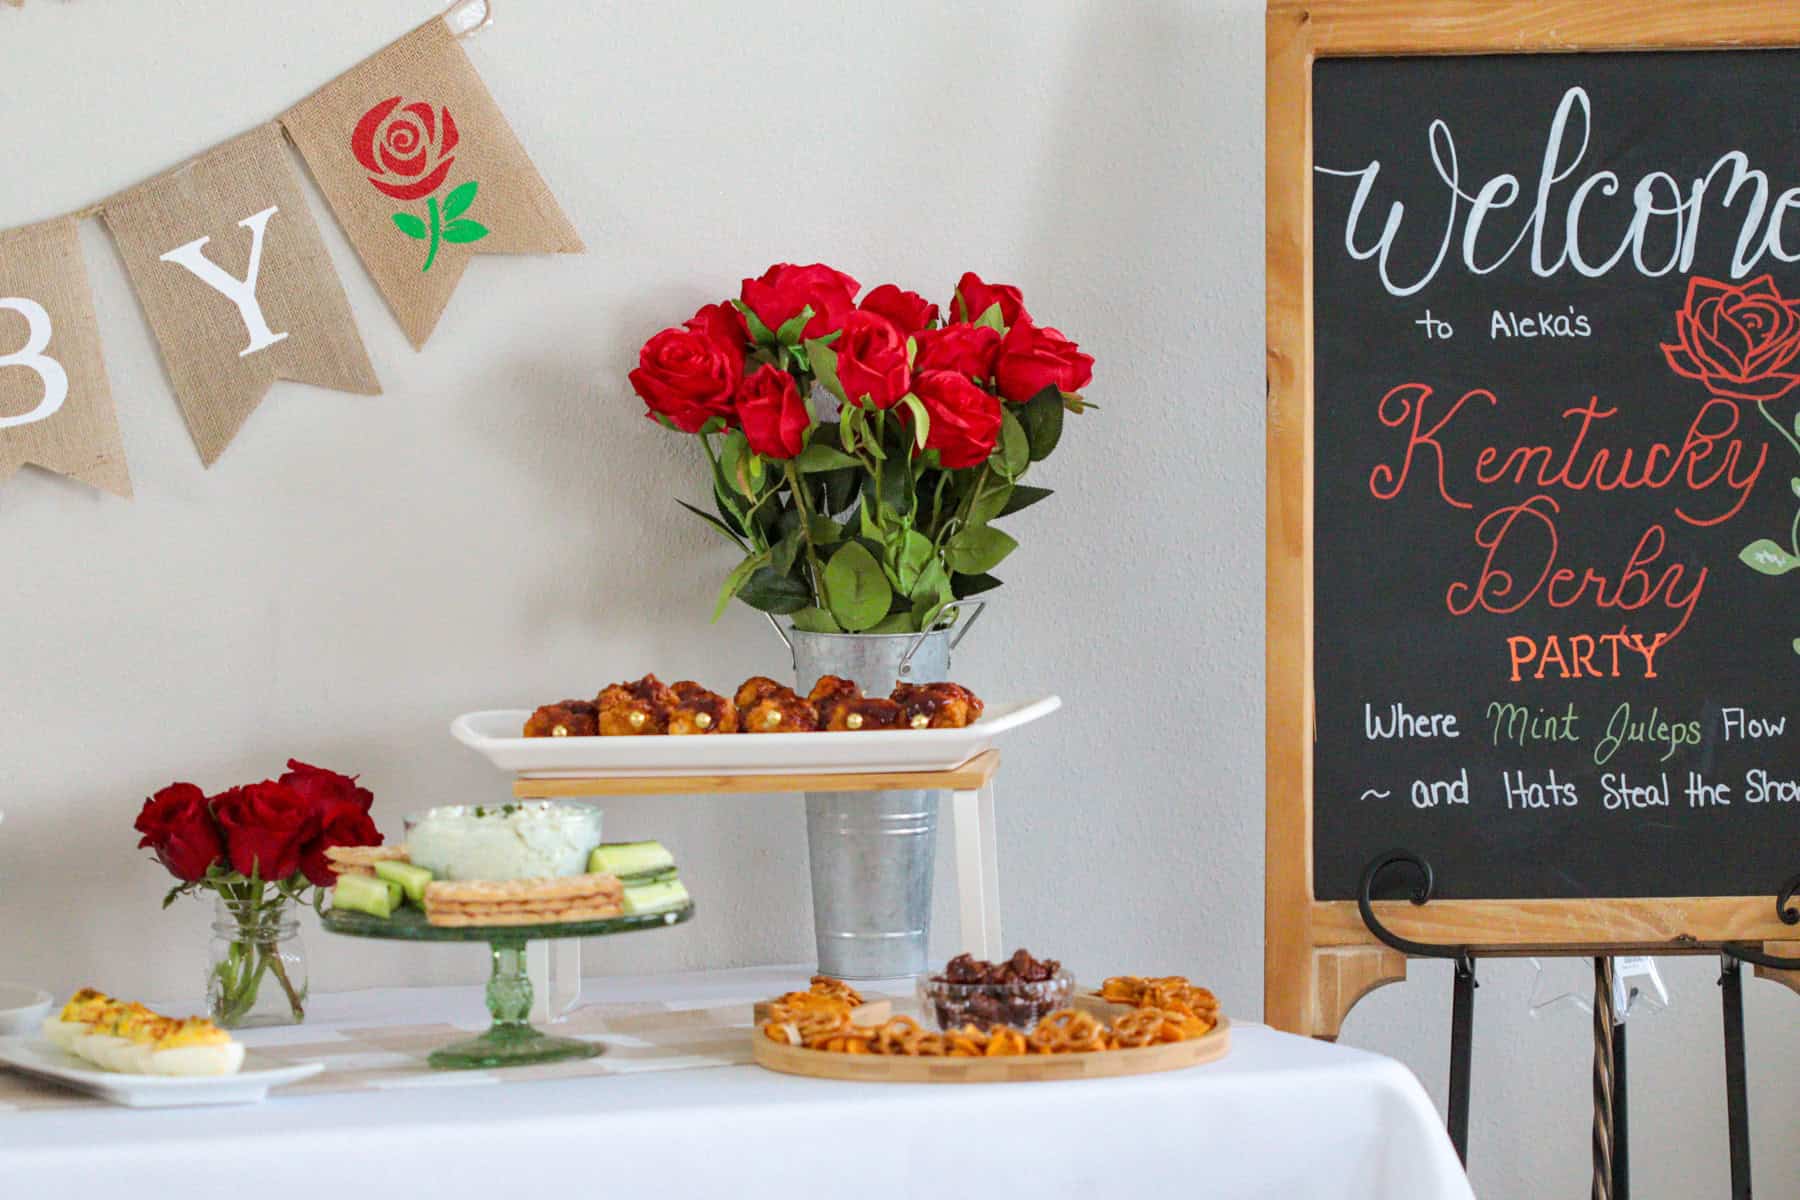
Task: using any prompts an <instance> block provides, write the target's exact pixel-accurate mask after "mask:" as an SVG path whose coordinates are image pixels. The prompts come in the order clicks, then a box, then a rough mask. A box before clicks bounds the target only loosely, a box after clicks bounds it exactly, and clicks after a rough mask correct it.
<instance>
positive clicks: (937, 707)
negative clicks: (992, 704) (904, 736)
mask: <svg viewBox="0 0 1800 1200" xmlns="http://www.w3.org/2000/svg"><path fill="white" fill-rule="evenodd" d="M893 698H894V702H895V703H897V704H898V705H899V706H900V707H901V709H902V710H904V712H905V714H906V722H905V723H906V726H907V728H909V729H961V728H962V727H963V726H965V725H972V724H974V723H975V722H976V721H977V720H979V719H980V717H981V710H982V709H983V708H984V707H985V705H983V704H982V703H981V697H979V696H977V695H976V694H975V693H974V692H971V691H970V690H969V689H968V688H966V687H964V686H963V685H962V684H960V683H901V684H896V685H895V686H894V692H893Z"/></svg>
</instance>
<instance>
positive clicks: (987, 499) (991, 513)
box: [969, 479, 1014, 525]
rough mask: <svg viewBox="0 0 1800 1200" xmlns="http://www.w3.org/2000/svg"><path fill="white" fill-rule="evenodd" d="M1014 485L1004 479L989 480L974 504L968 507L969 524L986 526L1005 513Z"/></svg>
mask: <svg viewBox="0 0 1800 1200" xmlns="http://www.w3.org/2000/svg"><path fill="white" fill-rule="evenodd" d="M1013 487H1014V485H1012V484H1010V483H1008V482H1006V480H1004V479H990V480H988V481H987V484H986V486H985V487H983V488H982V489H981V491H980V493H979V494H978V495H977V496H976V497H975V500H974V503H972V504H971V505H970V506H969V524H971V525H986V524H987V523H988V522H989V521H991V520H993V519H994V518H995V517H997V516H999V515H1000V514H1001V513H1002V512H1005V511H1006V504H1007V501H1008V500H1010V499H1011V498H1012V493H1013Z"/></svg>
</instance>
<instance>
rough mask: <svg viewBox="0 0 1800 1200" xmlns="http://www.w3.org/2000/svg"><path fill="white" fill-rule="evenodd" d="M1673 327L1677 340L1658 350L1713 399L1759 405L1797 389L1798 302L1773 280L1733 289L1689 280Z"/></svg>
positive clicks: (1710, 281) (1699, 279)
mask: <svg viewBox="0 0 1800 1200" xmlns="http://www.w3.org/2000/svg"><path fill="white" fill-rule="evenodd" d="M1675 329H1676V333H1677V336H1678V339H1679V340H1677V341H1675V342H1673V343H1663V347H1662V352H1663V357H1664V358H1666V359H1668V361H1669V367H1670V369H1672V370H1673V371H1674V372H1675V373H1676V374H1677V375H1685V376H1686V377H1687V378H1689V379H1698V380H1700V381H1701V382H1702V383H1704V384H1705V385H1706V388H1707V390H1708V391H1710V392H1711V393H1712V394H1713V395H1715V396H1720V397H1723V398H1725V399H1727V400H1754V401H1755V402H1757V403H1758V404H1762V403H1766V402H1767V401H1770V400H1777V399H1780V398H1781V397H1782V396H1785V395H1787V394H1788V393H1789V392H1790V391H1792V390H1793V389H1794V388H1795V387H1797V386H1800V373H1796V372H1795V371H1794V370H1793V368H1794V367H1795V366H1796V365H1797V364H1796V362H1795V360H1796V359H1800V300H1789V299H1786V298H1784V297H1783V296H1782V294H1781V292H1780V291H1779V290H1778V289H1777V288H1776V287H1775V279H1774V277H1773V276H1770V275H1763V276H1760V277H1758V278H1756V279H1752V280H1751V281H1750V282H1749V283H1746V284H1743V285H1741V286H1737V287H1734V286H1732V285H1731V284H1728V283H1721V282H1719V281H1718V280H1716V279H1707V278H1705V277H1704V276H1700V275H1696V276H1694V277H1693V278H1691V279H1689V280H1688V290H1687V299H1686V301H1685V302H1684V303H1683V305H1682V308H1681V311H1680V312H1678V313H1676V314H1675Z"/></svg>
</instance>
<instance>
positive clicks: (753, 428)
mask: <svg viewBox="0 0 1800 1200" xmlns="http://www.w3.org/2000/svg"><path fill="white" fill-rule="evenodd" d="M737 415H738V420H739V421H740V422H741V423H742V424H743V427H744V437H745V438H747V439H748V440H749V442H750V449H751V450H753V451H755V452H756V453H757V454H760V455H762V456H763V457H764V458H776V459H789V458H792V457H794V456H795V455H796V454H798V453H800V451H801V450H802V449H803V448H805V446H806V430H807V428H808V427H809V426H810V425H811V424H812V414H811V413H809V412H807V410H806V401H804V400H802V399H801V398H800V389H799V388H798V387H797V386H796V385H795V384H794V377H793V376H792V375H789V374H788V373H787V372H786V371H783V370H782V369H781V368H780V367H777V366H774V365H765V366H764V367H763V368H762V369H761V370H759V371H757V372H756V374H754V375H752V376H750V378H748V379H746V380H744V383H743V386H742V387H740V388H739V389H738V397H737Z"/></svg>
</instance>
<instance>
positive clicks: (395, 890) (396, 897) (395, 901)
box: [376, 875, 406, 912]
mask: <svg viewBox="0 0 1800 1200" xmlns="http://www.w3.org/2000/svg"><path fill="white" fill-rule="evenodd" d="M376 878H377V879H380V880H381V886H382V887H384V888H386V889H387V890H388V911H389V912H392V911H393V910H394V909H396V908H399V907H400V906H401V905H402V904H404V903H406V889H405V888H403V887H401V886H400V885H399V884H398V883H396V882H394V881H393V880H392V879H381V876H379V875H377V876H376Z"/></svg>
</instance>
